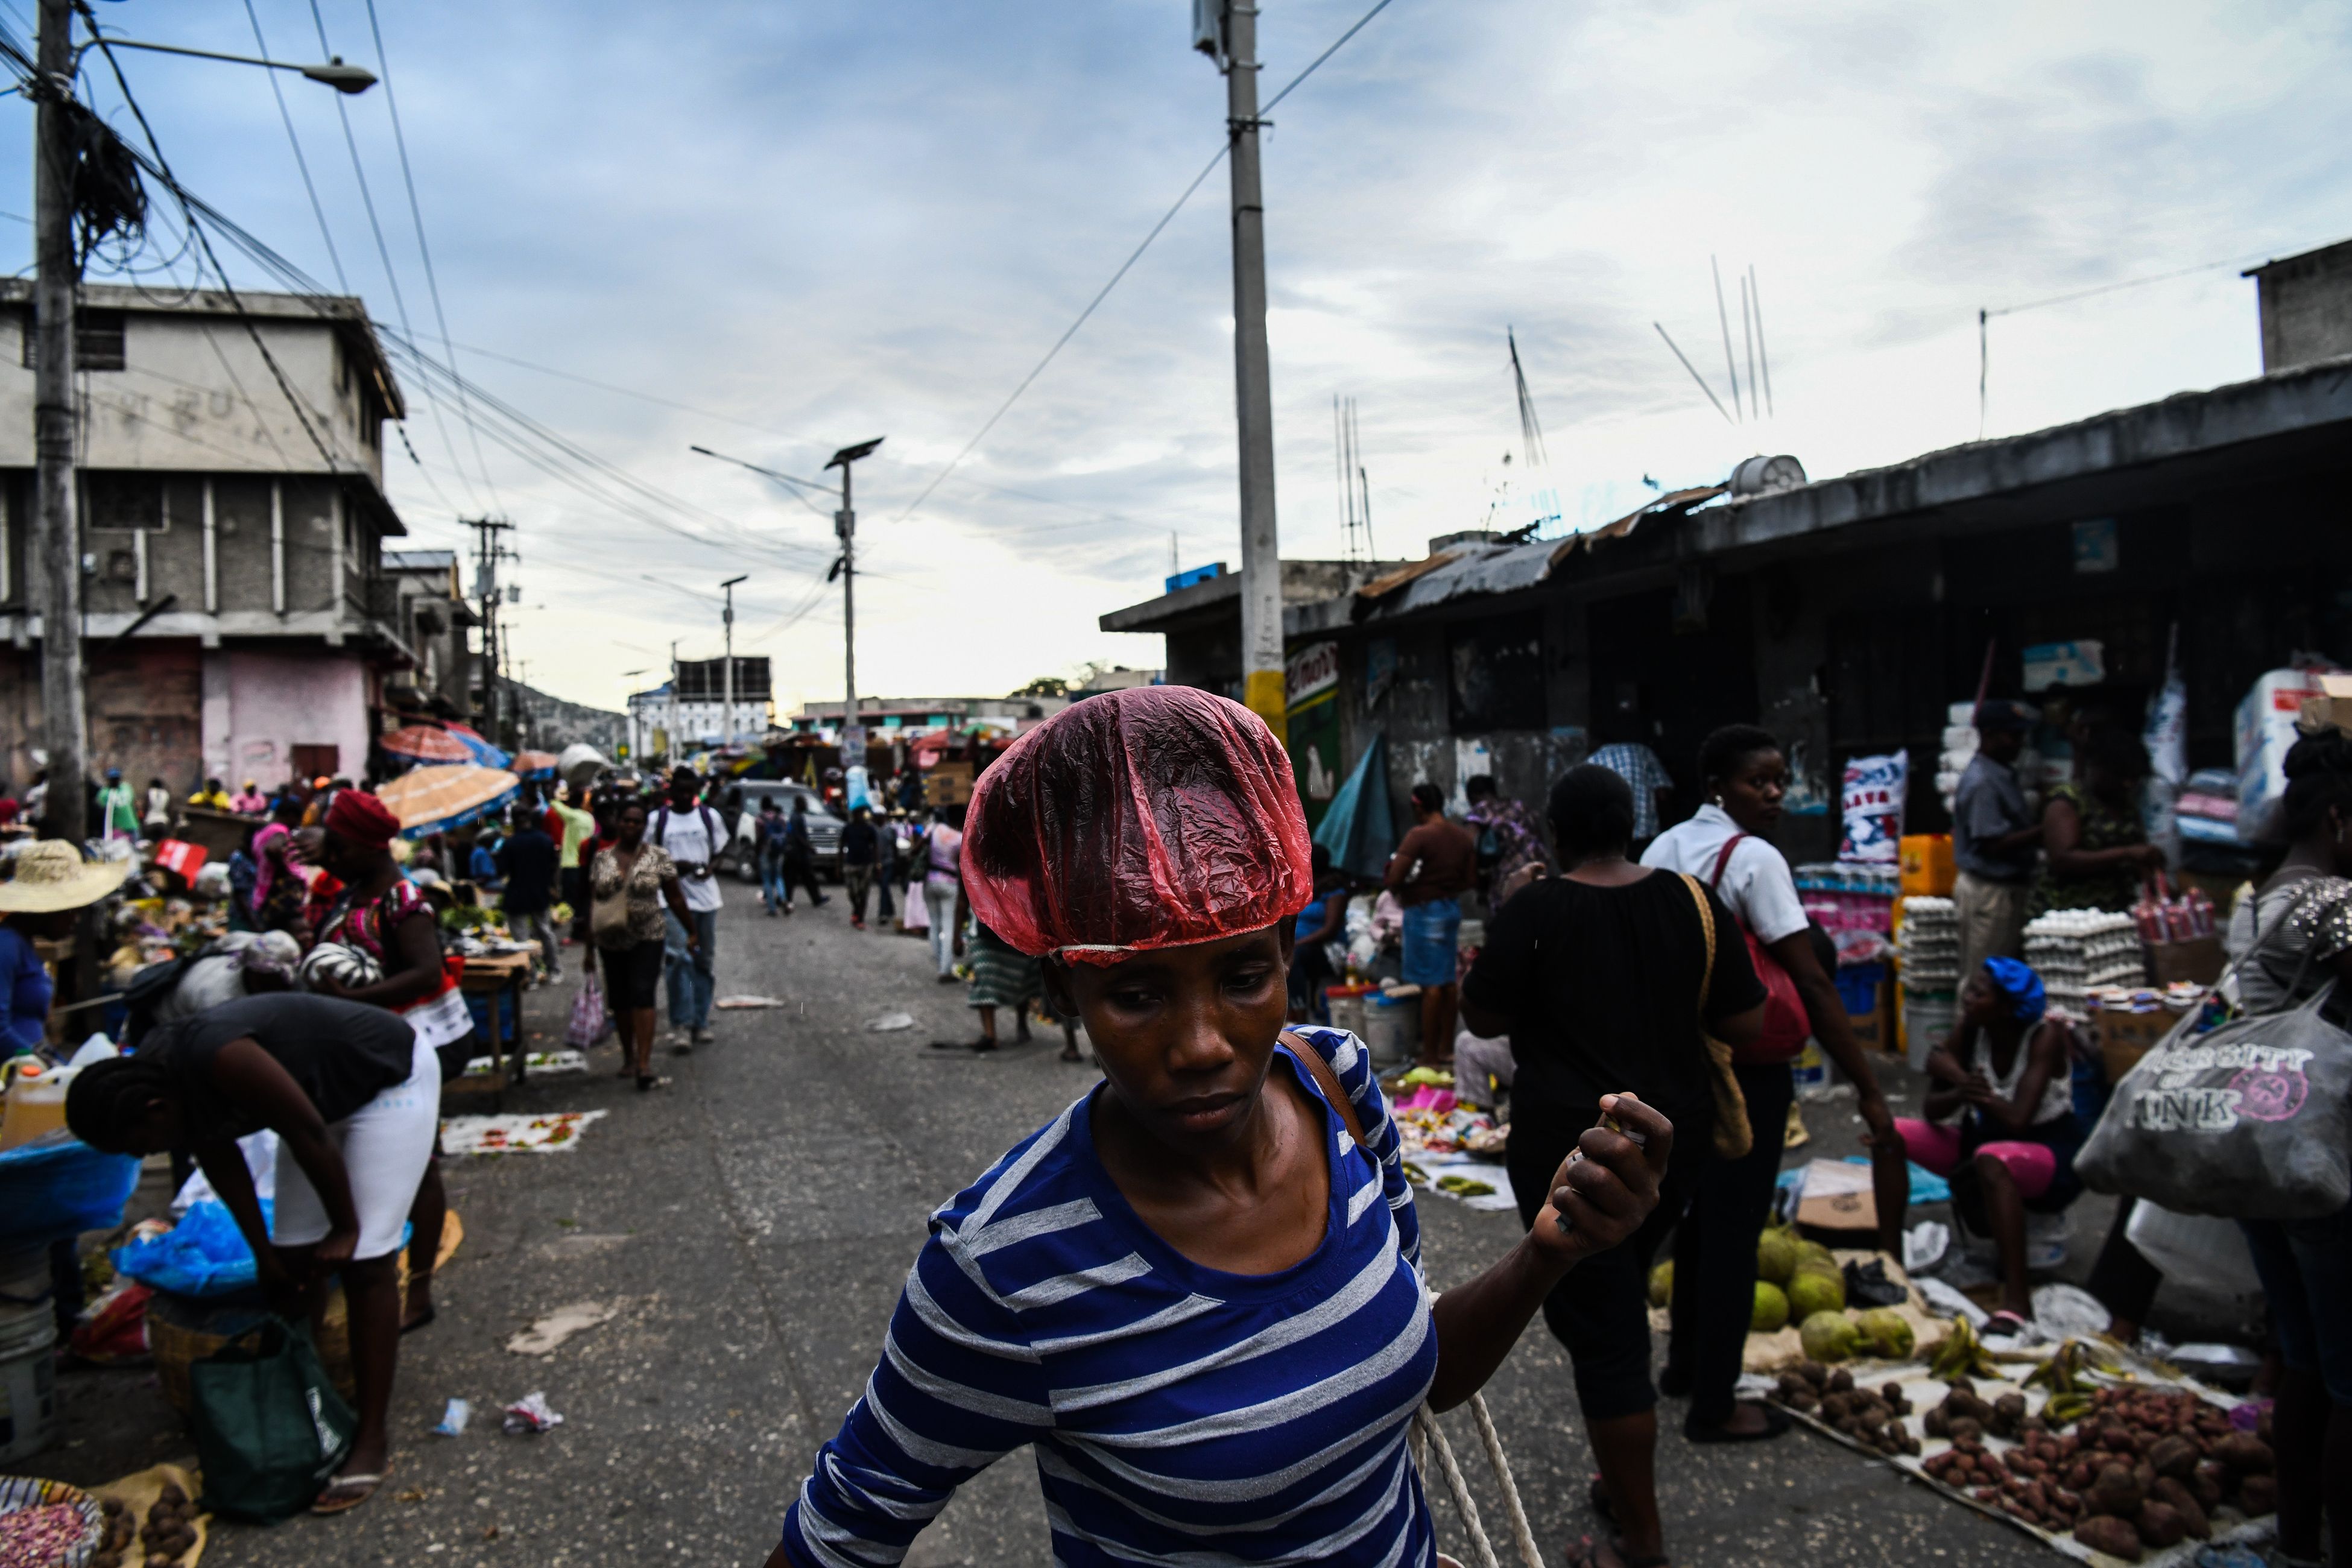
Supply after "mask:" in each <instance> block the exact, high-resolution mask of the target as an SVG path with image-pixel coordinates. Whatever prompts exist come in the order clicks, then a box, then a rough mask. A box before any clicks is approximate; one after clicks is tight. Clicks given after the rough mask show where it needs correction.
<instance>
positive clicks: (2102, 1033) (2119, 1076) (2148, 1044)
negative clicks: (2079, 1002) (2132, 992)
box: [2091, 1007, 2180, 1084]
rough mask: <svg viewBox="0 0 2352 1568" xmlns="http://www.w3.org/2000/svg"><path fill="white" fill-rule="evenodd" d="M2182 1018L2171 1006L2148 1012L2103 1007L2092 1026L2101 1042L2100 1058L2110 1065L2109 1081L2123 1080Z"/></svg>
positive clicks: (2095, 1015) (2108, 1068) (2092, 1019)
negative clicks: (2123, 1011) (2117, 1010)
mask: <svg viewBox="0 0 2352 1568" xmlns="http://www.w3.org/2000/svg"><path fill="white" fill-rule="evenodd" d="M2179 1022H2180V1015H2179V1014H2178V1013H2176V1012H2174V1011H2173V1010H2172V1009H2171V1008H2169V1007H2158V1008H2154V1009H2151V1010H2150V1011H2148V1012H2146V1013H2122V1012H2116V1011H2114V1010H2112V1009H2109V1008H2105V1007H2102V1008H2100V1009H2099V1010H2098V1011H2097V1012H2096V1013H2095V1014H2093V1015H2092V1016H2091V1026H2092V1029H2093V1031H2094V1032H2095V1034H2096V1036H2097V1037H2098V1042H2099V1060H2100V1062H2101V1063H2102V1064H2103V1065H2104V1066H2105V1068H2106V1071H2107V1081H2108V1082H2109V1083H2110V1084H2116V1083H2121V1082H2122V1081H2123V1077H2124V1074H2126V1073H2127V1072H2129V1071H2131V1069H2132V1068H2135V1067H2137V1066H2138V1065H2139V1058H2142V1057H2144V1056H2146V1055H2147V1053H2148V1052H2149V1051H2150V1050H2152V1049H2154V1048H2155V1047H2156V1043H2157V1042H2158V1040H2161V1039H2163V1038H2164V1037H2165V1036H2167V1035H2168V1034H2170V1033H2171V1032H2172V1026H2174V1025H2175V1024H2178V1023H2179Z"/></svg>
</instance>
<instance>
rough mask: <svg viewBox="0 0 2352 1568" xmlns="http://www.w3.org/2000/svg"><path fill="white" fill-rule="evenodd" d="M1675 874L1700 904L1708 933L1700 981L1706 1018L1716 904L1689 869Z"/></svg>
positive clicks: (1711, 981)
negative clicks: (1708, 897) (1708, 900)
mask: <svg viewBox="0 0 2352 1568" xmlns="http://www.w3.org/2000/svg"><path fill="white" fill-rule="evenodd" d="M1717 869H1718V870H1720V869H1721V868H1719V867H1718V868H1717ZM1675 875H1676V876H1678V877H1680V878H1681V879H1683V886H1684V887H1685V888H1688V889H1690V896H1691V901H1692V902H1693V903H1695V904H1696V905H1698V923H1699V929H1700V930H1701V931H1705V932H1706V970H1705V971H1704V972H1703V973H1701V974H1700V975H1699V982H1698V1010H1699V1016H1700V1017H1701V1018H1704V1017H1705V1016H1706V997H1707V993H1708V992H1709V991H1711V990H1713V989H1714V987H1715V906H1714V905H1712V904H1710V903H1708V902H1707V900H1706V889H1704V888H1702V887H1700V886H1699V885H1698V879H1697V878H1696V877H1694V876H1692V875H1691V874H1690V873H1689V872H1688V871H1677V872H1675Z"/></svg>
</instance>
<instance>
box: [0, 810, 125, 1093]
mask: <svg viewBox="0 0 2352 1568" xmlns="http://www.w3.org/2000/svg"><path fill="white" fill-rule="evenodd" d="M130 871H131V863H130V862H129V861H127V860H115V861H105V860H84V859H83V858H81V853H80V851H79V850H77V849H76V848H75V847H73V846H72V845H70V844H68V843H67V842H66V841H65V840H64V839H62V838H44V839H40V840H37V841H36V842H34V843H31V844H28V845H26V847H25V848H24V850H23V852H22V853H20V854H19V855H18V856H17V857H16V875H15V876H14V877H13V878H11V879H9V880H7V881H5V882H0V1056H12V1057H13V1056H16V1055H19V1054H21V1053H24V1052H26V1051H29V1052H32V1053H33V1054H34V1055H36V1056H37V1055H39V1054H40V1053H41V1047H42V1041H43V1039H44V1038H45V1037H46V1036H47V1028H48V1019H49V1002H50V1000H51V998H52V997H53V996H54V995H55V994H56V984H55V982H53V981H52V980H51V979H50V978H49V972H48V969H47V966H46V965H45V964H43V963H42V962H41V955H40V953H39V952H37V950H36V949H35V948H34V946H33V944H34V942H63V941H64V940H66V939H67V938H68V937H70V936H72V935H73V931H74V922H75V921H78V920H79V918H80V917H81V911H82V910H85V909H87V908H89V906H90V905H92V904H94V903H96V902H98V900H100V899H102V898H104V897H106V895H107V894H109V893H110V892H112V891H114V889H117V888H119V887H121V886H122V879H123V878H124V877H126V876H128V875H129V874H130Z"/></svg>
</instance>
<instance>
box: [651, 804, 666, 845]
mask: <svg viewBox="0 0 2352 1568" xmlns="http://www.w3.org/2000/svg"><path fill="white" fill-rule="evenodd" d="M668 831H669V803H668V802H667V801H665V802H663V803H662V804H661V805H657V806H656V807H654V829H653V832H652V834H651V835H650V837H652V838H653V839H654V840H655V841H656V843H658V842H659V841H660V839H661V836H662V835H663V834H665V833H667V832H668Z"/></svg>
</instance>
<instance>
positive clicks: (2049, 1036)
mask: <svg viewBox="0 0 2352 1568" xmlns="http://www.w3.org/2000/svg"><path fill="white" fill-rule="evenodd" d="M2025 1052H2026V1056H2025V1070H2024V1071H2023V1072H2021V1073H2020V1074H2019V1075H2018V1078H2017V1093H2016V1094H2015V1095H2014V1096H2003V1095H2002V1094H2000V1092H1999V1091H1998V1090H1996V1089H1993V1088H1992V1086H1991V1085H1990V1084H1984V1083H1979V1084H1974V1085H1970V1086H1969V1088H1968V1089H1966V1090H1965V1091H1964V1093H1965V1094H1966V1095H1967V1098H1968V1100H1969V1104H1971V1105H1973V1106H1975V1107H1976V1108H1977V1109H1978V1110H1981V1111H1983V1112H1984V1113H1985V1115H1987V1116H1988V1117H1990V1118H1991V1119H1992V1120H1993V1121H1996V1122H1998V1123H2000V1125H2001V1126H2003V1127H2005V1128H2007V1129H2009V1130H2010V1131H2012V1132H2017V1131H2023V1130H2024V1129H2026V1128H2028V1127H2031V1126H2032V1125H2033V1113H2034V1112H2035V1111H2036V1110H2040V1109H2041V1108H2042V1091H2043V1090H2045V1089H2048V1088H2049V1087H2050V1079H2051V1077H2052V1075H2053V1074H2055V1073H2057V1072H2060V1071H2062V1070H2063V1067H2064V1064H2065V1059H2066V1031H2065V1030H2064V1029H2063V1028H2062V1027H2060V1026H2058V1025H2057V1024H2055V1023H2053V1022H2052V1021H2050V1020H2049V1019H2047V1018H2045V1019H2043V1020H2042V1022H2041V1023H2040V1024H2039V1025H2037V1026H2035V1028H2034V1030H2033V1034H2032V1037H2031V1038H2030V1039H2029V1040H2028V1041H2027V1042H2026V1046H2025Z"/></svg>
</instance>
